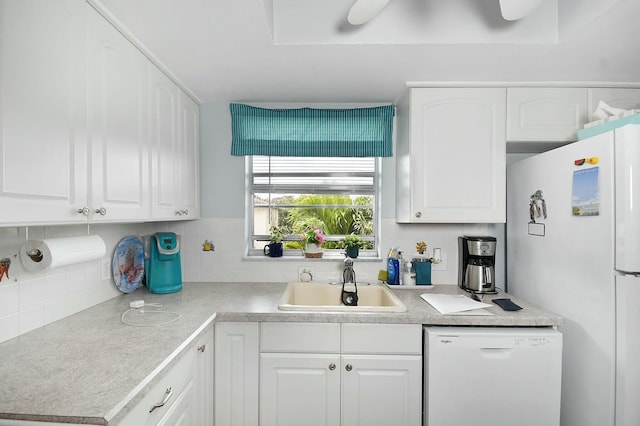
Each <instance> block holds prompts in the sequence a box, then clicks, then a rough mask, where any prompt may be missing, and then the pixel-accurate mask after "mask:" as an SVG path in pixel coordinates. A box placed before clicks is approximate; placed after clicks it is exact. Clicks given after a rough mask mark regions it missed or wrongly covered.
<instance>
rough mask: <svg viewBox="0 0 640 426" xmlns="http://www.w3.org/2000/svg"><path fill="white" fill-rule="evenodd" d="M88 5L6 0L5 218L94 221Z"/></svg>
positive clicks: (1, 124)
mask: <svg viewBox="0 0 640 426" xmlns="http://www.w3.org/2000/svg"><path fill="white" fill-rule="evenodd" d="M85 7H86V5H85V4H84V2H78V1H74V0H49V1H43V0H2V1H0V170H2V173H1V174H0V205H2V208H1V209H0V224H16V225H17V224H25V225H28V224H35V223H75V222H86V217H85V216H84V215H82V214H79V213H78V209H80V208H82V207H84V206H85V205H86V140H85V137H86V135H85V128H86V126H85V107H84V105H85V93H86V89H85V86H86V84H85V62H86V61H85V57H86V56H85V39H86V37H85V33H84V28H85V18H84V13H85Z"/></svg>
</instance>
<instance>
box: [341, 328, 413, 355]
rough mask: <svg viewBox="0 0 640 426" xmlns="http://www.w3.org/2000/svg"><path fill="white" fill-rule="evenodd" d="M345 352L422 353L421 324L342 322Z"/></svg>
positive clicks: (343, 349)
mask: <svg viewBox="0 0 640 426" xmlns="http://www.w3.org/2000/svg"><path fill="white" fill-rule="evenodd" d="M342 353H344V354H381V355H382V354H399V355H402V354H416V355H419V354H421V353H422V326H421V325H420V324H342Z"/></svg>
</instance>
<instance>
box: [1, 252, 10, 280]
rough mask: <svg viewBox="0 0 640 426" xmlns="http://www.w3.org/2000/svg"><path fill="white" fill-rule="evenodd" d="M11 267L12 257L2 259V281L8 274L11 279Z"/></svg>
mask: <svg viewBox="0 0 640 426" xmlns="http://www.w3.org/2000/svg"><path fill="white" fill-rule="evenodd" d="M10 267H11V259H9V258H8V257H5V258H2V259H0V281H2V279H3V278H4V277H5V275H6V276H7V279H8V280H10V279H11V278H9V268H10Z"/></svg>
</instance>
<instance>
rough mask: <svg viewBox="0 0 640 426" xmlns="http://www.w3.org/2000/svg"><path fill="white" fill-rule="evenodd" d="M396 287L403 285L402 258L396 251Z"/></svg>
mask: <svg viewBox="0 0 640 426" xmlns="http://www.w3.org/2000/svg"><path fill="white" fill-rule="evenodd" d="M397 261H398V285H404V265H405V262H404V258H403V257H402V252H401V251H398V258H397Z"/></svg>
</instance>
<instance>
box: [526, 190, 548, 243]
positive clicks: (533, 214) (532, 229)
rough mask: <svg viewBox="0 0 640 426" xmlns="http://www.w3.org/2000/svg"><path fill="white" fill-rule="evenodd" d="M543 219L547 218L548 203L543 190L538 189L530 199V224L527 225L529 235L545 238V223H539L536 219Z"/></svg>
mask: <svg viewBox="0 0 640 426" xmlns="http://www.w3.org/2000/svg"><path fill="white" fill-rule="evenodd" d="M540 217H542V218H543V219H546V218H547V202H546V201H545V200H544V196H543V195H542V190H540V189H538V190H537V191H536V192H534V193H533V194H531V196H530V197H529V219H530V220H529V223H528V224H527V233H528V234H529V235H535V236H538V237H544V235H545V227H544V223H537V222H536V219H539V218H540Z"/></svg>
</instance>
